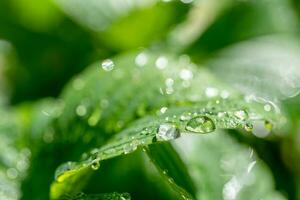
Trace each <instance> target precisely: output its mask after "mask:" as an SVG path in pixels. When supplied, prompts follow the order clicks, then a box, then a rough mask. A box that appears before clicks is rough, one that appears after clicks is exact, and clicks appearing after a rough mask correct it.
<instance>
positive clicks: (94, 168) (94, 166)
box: [91, 160, 100, 170]
mask: <svg viewBox="0 0 300 200" xmlns="http://www.w3.org/2000/svg"><path fill="white" fill-rule="evenodd" d="M99 167H100V162H99V160H93V162H92V164H91V168H92V169H93V170H97V169H99Z"/></svg>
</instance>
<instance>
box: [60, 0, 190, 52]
mask: <svg viewBox="0 0 300 200" xmlns="http://www.w3.org/2000/svg"><path fill="white" fill-rule="evenodd" d="M55 2H56V3H57V5H58V6H59V7H60V8H61V9H62V10H63V11H64V12H65V13H66V14H67V15H69V16H70V17H71V18H72V19H74V20H75V21H76V22H78V23H79V24H81V25H83V26H85V27H87V28H88V29H90V30H92V31H93V32H95V33H97V36H98V38H100V40H101V43H105V45H106V46H108V47H112V48H113V49H116V50H124V49H131V48H137V47H141V46H146V45H148V44H149V43H150V42H152V41H156V40H160V39H161V38H162V37H163V36H165V33H166V32H168V30H169V29H170V27H172V26H173V24H175V23H176V21H178V19H180V18H181V15H183V13H182V10H185V9H187V8H186V7H187V6H182V5H181V6H177V5H178V4H176V3H174V2H169V3H165V2H160V1H159V0H129V1H123V0H113V1H106V0H90V1H87V2H83V1H80V0H68V1H64V0H55ZM153 27H155V28H153Z"/></svg>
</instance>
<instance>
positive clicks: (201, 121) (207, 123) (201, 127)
mask: <svg viewBox="0 0 300 200" xmlns="http://www.w3.org/2000/svg"><path fill="white" fill-rule="evenodd" d="M185 129H186V130H187V131H190V132H194V133H211V132H213V131H214V130H215V129H216V126H215V124H214V122H213V121H212V119H210V118H209V117H207V116H198V117H194V118H192V119H191V120H189V121H188V123H187V125H186V127H185Z"/></svg>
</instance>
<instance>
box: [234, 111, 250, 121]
mask: <svg viewBox="0 0 300 200" xmlns="http://www.w3.org/2000/svg"><path fill="white" fill-rule="evenodd" d="M234 116H236V117H237V118H239V119H241V120H245V119H246V118H247V117H248V113H247V112H246V111H244V110H238V111H235V112H234Z"/></svg>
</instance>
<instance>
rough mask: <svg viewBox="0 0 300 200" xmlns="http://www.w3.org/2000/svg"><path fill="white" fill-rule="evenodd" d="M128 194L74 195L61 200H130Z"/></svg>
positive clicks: (65, 196)
mask: <svg viewBox="0 0 300 200" xmlns="http://www.w3.org/2000/svg"><path fill="white" fill-rule="evenodd" d="M130 199H131V198H130V195H129V194H128V193H122V194H120V193H116V192H114V193H107V194H90V195H87V194H85V193H79V194H76V195H64V196H63V197H62V198H61V200H130Z"/></svg>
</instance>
